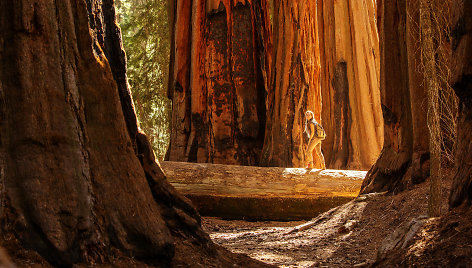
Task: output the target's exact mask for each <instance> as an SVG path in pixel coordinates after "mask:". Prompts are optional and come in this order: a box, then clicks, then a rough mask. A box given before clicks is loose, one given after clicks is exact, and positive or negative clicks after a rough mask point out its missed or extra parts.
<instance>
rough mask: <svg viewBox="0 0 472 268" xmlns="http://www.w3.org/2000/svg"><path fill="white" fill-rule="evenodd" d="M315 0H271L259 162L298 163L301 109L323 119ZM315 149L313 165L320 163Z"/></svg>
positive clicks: (301, 152)
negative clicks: (270, 40) (268, 65)
mask: <svg viewBox="0 0 472 268" xmlns="http://www.w3.org/2000/svg"><path fill="white" fill-rule="evenodd" d="M316 12H317V7H316V2H315V1H299V0H295V1H288V0H282V1H275V5H274V29H273V31H274V55H273V66H272V74H271V82H270V91H269V95H268V99H267V105H268V107H267V109H268V111H267V126H266V133H265V139H264V147H263V151H262V156H261V165H265V166H280V167H302V166H304V164H305V163H306V159H305V156H304V147H305V144H304V141H303V133H302V132H303V130H304V121H305V119H304V113H305V111H306V110H312V111H313V112H314V113H315V118H316V120H317V121H318V122H320V121H321V120H320V119H321V90H320V81H319V78H320V57H319V43H318V36H317V35H318V34H317V13H316ZM314 155H315V157H314V158H315V159H314V160H315V166H318V167H320V163H319V159H317V156H316V154H314Z"/></svg>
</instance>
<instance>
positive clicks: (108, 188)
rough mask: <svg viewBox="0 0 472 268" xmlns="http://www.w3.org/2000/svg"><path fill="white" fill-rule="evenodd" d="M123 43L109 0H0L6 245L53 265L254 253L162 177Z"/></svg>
mask: <svg viewBox="0 0 472 268" xmlns="http://www.w3.org/2000/svg"><path fill="white" fill-rule="evenodd" d="M120 41H121V40H120V33H119V29H118V27H117V25H116V21H115V16H114V7H113V1H112V0H104V1H96V0H86V1H84V0H74V1H54V0H41V1H39V0H20V1H18V0H7V1H1V2H0V118H1V120H0V122H1V124H0V133H1V135H0V136H1V139H0V145H1V147H0V148H1V150H0V152H1V153H0V160H1V169H0V170H1V172H0V181H1V185H2V191H1V202H2V210H1V214H0V217H1V222H2V225H1V228H2V241H0V242H1V243H2V245H10V244H11V243H14V241H17V245H18V247H17V248H15V249H21V248H24V249H28V250H29V252H32V251H35V252H38V253H39V254H40V255H41V256H42V257H43V258H45V259H46V260H47V261H48V262H50V263H51V264H53V265H57V266H72V265H73V264H75V263H81V264H85V265H92V264H97V263H104V264H107V265H111V262H112V261H114V260H113V258H114V257H117V254H118V256H125V257H126V256H127V257H130V258H133V259H137V260H141V261H143V262H146V263H148V264H154V265H158V266H172V265H175V266H179V265H181V266H189V265H193V264H195V260H194V259H191V258H190V257H188V256H186V254H188V253H189V252H191V255H192V257H196V259H198V260H199V262H200V264H201V265H202V266H212V265H213V266H216V267H224V266H228V265H229V264H233V263H235V262H236V263H237V262H240V261H241V260H242V261H243V262H244V260H246V261H249V260H248V259H245V258H242V259H241V257H237V258H236V257H235V256H234V255H232V254H230V253H229V252H227V251H224V250H223V249H221V248H218V247H216V246H215V245H214V244H212V242H211V240H210V238H209V237H208V235H206V234H205V233H204V232H203V231H202V229H201V227H200V217H199V215H198V212H197V211H196V210H195V208H194V207H193V205H191V203H190V202H189V201H188V200H187V199H186V198H184V197H183V196H181V195H180V194H178V193H177V192H176V191H175V189H174V188H173V187H171V186H170V185H169V184H168V183H167V181H166V179H165V176H164V173H163V172H162V170H161V169H160V167H159V165H158V163H157V162H156V161H155V159H154V155H153V153H152V150H151V149H150V148H151V147H150V145H149V142H148V140H147V138H146V136H145V135H144V134H143V133H140V132H139V131H138V129H137V124H136V116H135V114H134V111H133V109H132V101H131V98H130V94H129V90H128V88H127V86H126V72H125V70H126V69H125V65H126V63H125V58H124V53H122V49H121V42H120ZM110 64H112V66H111V65H110ZM7 238H8V239H7ZM7 240H8V241H7ZM6 249H7V250H9V248H8V247H6ZM14 253H15V254H14V255H13V256H15V257H16V256H21V254H18V252H14ZM130 261H132V262H133V263H135V264H136V260H131V259H130ZM247 265H249V266H250V265H252V263H251V261H249V263H248V264H247ZM254 265H256V266H257V265H260V264H256V263H255V264H254ZM243 266H244V265H243Z"/></svg>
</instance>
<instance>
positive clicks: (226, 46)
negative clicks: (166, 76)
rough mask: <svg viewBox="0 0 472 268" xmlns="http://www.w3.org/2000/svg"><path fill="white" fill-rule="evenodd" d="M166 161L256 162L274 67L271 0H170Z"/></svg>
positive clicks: (260, 145)
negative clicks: (169, 104) (169, 114)
mask: <svg viewBox="0 0 472 268" xmlns="http://www.w3.org/2000/svg"><path fill="white" fill-rule="evenodd" d="M171 5H173V8H171V10H173V11H174V13H173V14H172V16H173V24H172V33H173V34H172V36H173V40H172V45H173V48H172V51H171V54H172V56H171V70H170V84H169V97H170V98H171V99H172V103H173V107H172V130H171V140H170V147H169V151H168V154H167V159H169V160H173V161H190V162H210V163H226V164H241V165H257V164H258V163H259V157H260V151H261V147H262V142H263V138H264V126H265V103H264V101H265V98H264V97H265V95H266V90H267V75H268V74H269V73H270V71H269V70H270V69H269V66H270V62H269V55H270V40H269V38H270V35H269V33H270V25H269V19H268V8H267V1H266V0H258V1H229V0H227V1H216V0H211V1H203V0H198V1H193V2H192V5H191V6H190V1H175V2H174V1H172V2H171Z"/></svg>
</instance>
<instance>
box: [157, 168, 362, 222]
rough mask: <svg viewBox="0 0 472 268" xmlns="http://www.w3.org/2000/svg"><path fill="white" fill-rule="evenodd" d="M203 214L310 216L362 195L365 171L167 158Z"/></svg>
mask: <svg viewBox="0 0 472 268" xmlns="http://www.w3.org/2000/svg"><path fill="white" fill-rule="evenodd" d="M161 166H162V168H163V170H164V172H165V173H166V175H167V178H168V180H169V182H170V183H171V184H172V185H173V186H174V187H175V188H176V189H177V190H178V191H179V192H181V193H182V194H184V195H185V196H187V197H188V198H190V199H191V200H192V201H193V203H194V204H195V205H196V206H197V208H198V209H199V211H200V213H201V214H202V215H205V216H218V217H224V218H233V219H251V220H262V219H263V220H294V219H310V218H312V217H315V216H316V215H318V214H319V213H321V212H324V211H327V210H328V209H330V208H332V207H335V206H338V205H340V204H343V203H346V202H348V201H349V200H351V199H353V198H354V197H355V196H357V194H358V192H359V190H360V186H361V184H362V180H363V179H364V177H365V175H366V172H364V171H352V170H319V169H312V170H307V169H303V168H279V167H252V166H233V165H219V164H207V163H186V162H167V161H165V162H162V163H161Z"/></svg>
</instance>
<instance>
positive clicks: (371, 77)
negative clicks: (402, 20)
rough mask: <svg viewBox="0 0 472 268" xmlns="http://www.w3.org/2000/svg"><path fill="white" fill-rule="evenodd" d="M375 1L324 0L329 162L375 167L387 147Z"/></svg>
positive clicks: (322, 30) (342, 166) (321, 26)
mask: <svg viewBox="0 0 472 268" xmlns="http://www.w3.org/2000/svg"><path fill="white" fill-rule="evenodd" d="M375 14H376V11H375V3H374V1H372V0H361V1H359V0H343V1H318V18H319V22H318V31H319V38H320V54H321V88H322V90H321V94H322V102H323V107H322V111H321V115H322V116H321V117H322V123H323V127H324V128H325V130H326V132H327V133H328V136H327V137H326V140H325V141H324V142H323V153H324V155H325V159H326V164H327V165H328V166H329V167H332V168H336V169H345V168H351V169H369V168H370V167H371V166H372V164H374V162H375V161H376V160H377V157H378V156H379V154H380V150H381V149H382V145H383V139H384V136H383V118H382V110H381V105H380V91H379V83H380V53H379V37H378V33H377V25H376V19H375Z"/></svg>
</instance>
